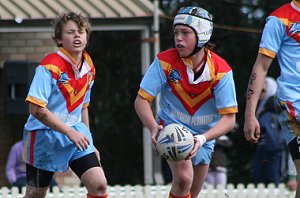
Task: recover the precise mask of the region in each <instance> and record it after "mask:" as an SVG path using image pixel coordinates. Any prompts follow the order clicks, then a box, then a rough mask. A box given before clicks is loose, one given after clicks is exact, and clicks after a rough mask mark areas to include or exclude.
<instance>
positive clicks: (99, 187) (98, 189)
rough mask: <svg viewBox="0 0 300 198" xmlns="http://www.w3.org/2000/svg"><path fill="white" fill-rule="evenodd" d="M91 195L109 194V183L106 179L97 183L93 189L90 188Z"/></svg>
mask: <svg viewBox="0 0 300 198" xmlns="http://www.w3.org/2000/svg"><path fill="white" fill-rule="evenodd" d="M88 189H89V190H88V191H89V193H90V194H92V195H97V196H99V195H105V194H106V193H107V192H106V191H107V181H106V179H102V180H101V181H95V182H94V183H93V184H92V185H91V188H88Z"/></svg>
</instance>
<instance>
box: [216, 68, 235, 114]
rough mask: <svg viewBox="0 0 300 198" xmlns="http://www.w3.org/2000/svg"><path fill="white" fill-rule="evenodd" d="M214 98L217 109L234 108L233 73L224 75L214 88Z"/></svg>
mask: <svg viewBox="0 0 300 198" xmlns="http://www.w3.org/2000/svg"><path fill="white" fill-rule="evenodd" d="M214 97H215V102H216V106H217V108H218V109H223V108H227V107H236V106H237V100H236V91H235V84H234V80H233V72H232V71H230V72H228V73H227V74H226V75H224V76H223V77H222V78H221V80H220V81H219V83H218V84H217V86H216V87H215V88H214Z"/></svg>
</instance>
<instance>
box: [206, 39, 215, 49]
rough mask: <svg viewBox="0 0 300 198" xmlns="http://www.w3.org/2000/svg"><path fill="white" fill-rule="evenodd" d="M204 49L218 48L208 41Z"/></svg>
mask: <svg viewBox="0 0 300 198" xmlns="http://www.w3.org/2000/svg"><path fill="white" fill-rule="evenodd" d="M204 47H205V49H208V50H213V49H214V48H215V47H216V44H214V43H212V42H210V41H208V42H207V43H205V45H204Z"/></svg>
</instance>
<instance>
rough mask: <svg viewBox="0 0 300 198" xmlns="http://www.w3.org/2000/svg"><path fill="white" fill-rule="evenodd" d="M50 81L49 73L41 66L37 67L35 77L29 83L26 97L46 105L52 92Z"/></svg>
mask: <svg viewBox="0 0 300 198" xmlns="http://www.w3.org/2000/svg"><path fill="white" fill-rule="evenodd" d="M51 81H52V75H51V72H50V71H49V70H47V69H46V68H45V67H43V66H38V67H37V68H36V70H35V75H34V78H33V80H32V82H31V85H30V89H29V92H28V96H31V97H34V98H36V99H38V100H40V101H43V102H45V103H48V98H49V97H50V95H51V90H52V85H51Z"/></svg>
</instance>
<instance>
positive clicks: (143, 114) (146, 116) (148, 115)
mask: <svg viewBox="0 0 300 198" xmlns="http://www.w3.org/2000/svg"><path fill="white" fill-rule="evenodd" d="M134 107H135V111H136V113H137V115H138V116H139V118H140V120H141V121H142V123H143V124H144V126H146V127H147V128H148V129H149V130H150V132H151V137H152V143H153V144H154V145H155V144H156V137H157V135H158V132H159V130H161V129H162V128H163V127H162V126H161V125H158V124H157V123H156V121H155V118H154V116H153V112H152V109H151V106H150V103H149V102H148V101H147V100H146V99H144V98H142V97H141V96H139V95H138V96H137V97H136V99H135V102H134Z"/></svg>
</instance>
